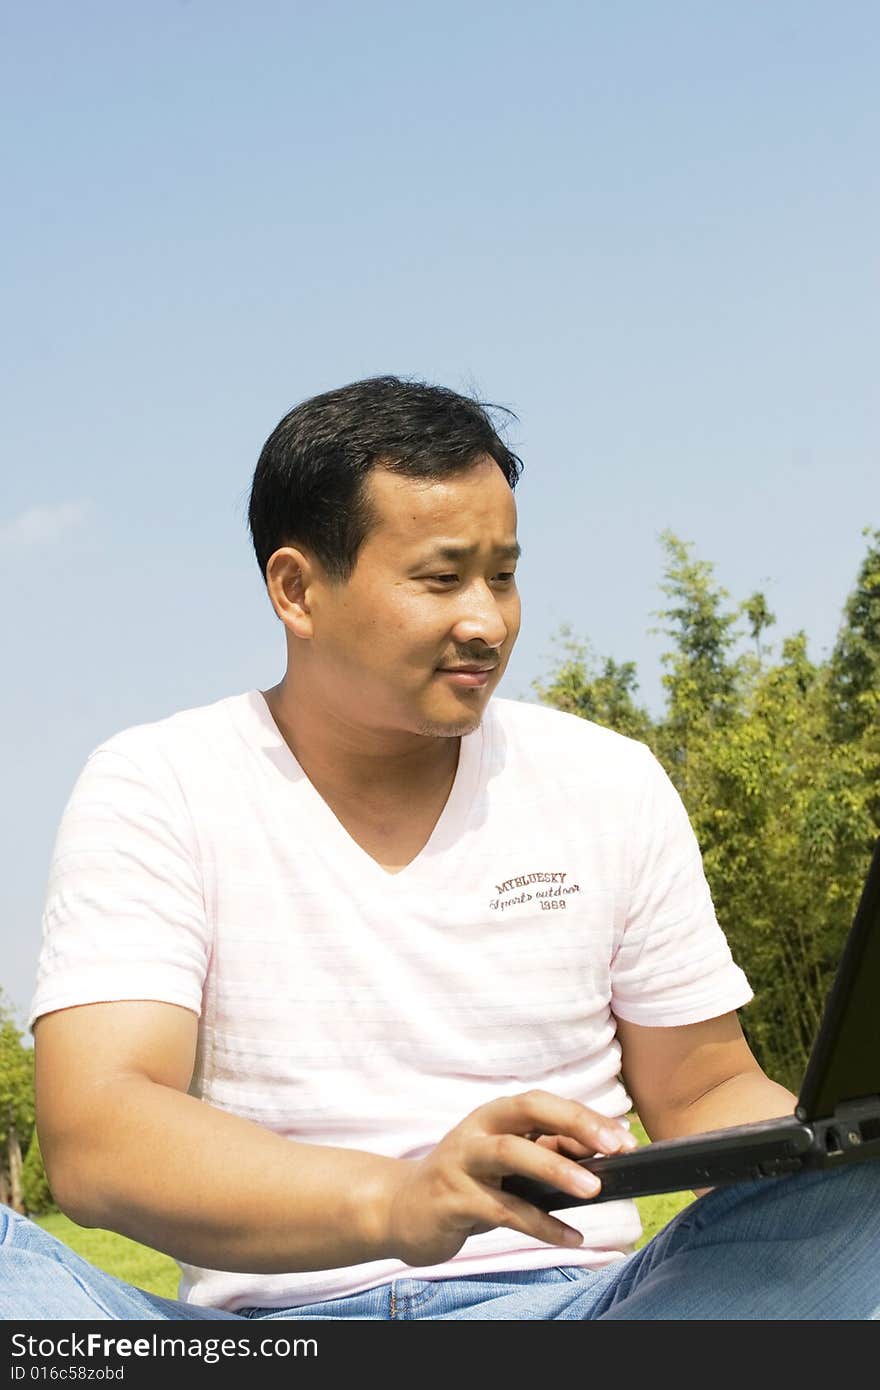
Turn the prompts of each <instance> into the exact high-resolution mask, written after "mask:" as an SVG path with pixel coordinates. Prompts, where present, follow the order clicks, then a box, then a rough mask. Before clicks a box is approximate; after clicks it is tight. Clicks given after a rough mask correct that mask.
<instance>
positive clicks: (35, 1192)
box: [21, 1127, 57, 1216]
mask: <svg viewBox="0 0 880 1390" xmlns="http://www.w3.org/2000/svg"><path fill="white" fill-rule="evenodd" d="M21 1186H22V1193H23V1195H24V1206H25V1211H26V1212H27V1214H28V1216H43V1215H44V1214H45V1213H46V1212H48V1211H57V1207H56V1204H55V1200H54V1198H53V1196H52V1192H51V1189H50V1187H49V1179H48V1178H47V1176H46V1169H45V1168H44V1166H43V1155H42V1152H41V1150H40V1139H39V1135H38V1134H37V1131H36V1127H35V1128H34V1132H33V1134H32V1135H31V1142H30V1143H29V1144H28V1148H27V1153H26V1155H25V1160H24V1167H23V1168H22V1175H21Z"/></svg>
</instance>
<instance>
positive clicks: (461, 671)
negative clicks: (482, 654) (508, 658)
mask: <svg viewBox="0 0 880 1390" xmlns="http://www.w3.org/2000/svg"><path fill="white" fill-rule="evenodd" d="M496 666H497V662H491V663H490V664H489V665H488V666H487V665H479V664H477V663H476V662H474V663H468V664H466V665H464V664H463V665H461V666H440V667H438V669H437V674H438V675H441V676H445V677H446V678H447V680H449V681H450V682H451V683H452V684H453V685H460V686H473V687H474V688H476V689H481V688H482V687H483V686H485V685H487V684H488V682H489V677H490V676H491V674H492V672H493V671H494V670H495V669H496Z"/></svg>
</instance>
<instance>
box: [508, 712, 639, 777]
mask: <svg viewBox="0 0 880 1390" xmlns="http://www.w3.org/2000/svg"><path fill="white" fill-rule="evenodd" d="M489 708H490V709H491V711H492V716H493V718H494V720H495V721H496V723H497V726H498V728H499V729H500V730H502V731H503V733H504V735H505V737H506V738H508V739H509V740H510V741H511V742H513V743H515V744H516V745H519V746H521V747H523V748H532V749H534V750H535V751H536V752H540V754H541V755H542V756H547V755H548V754H552V753H558V754H559V755H560V756H562V757H570V758H574V759H576V760H580V759H581V758H586V759H588V760H589V761H590V762H591V763H593V764H595V763H597V762H598V763H602V764H606V763H607V764H610V765H612V766H614V767H616V768H618V769H620V770H621V771H623V770H624V769H627V768H631V769H632V770H633V772H638V771H640V770H642V769H644V768H645V767H646V765H647V764H648V763H649V762H651V761H653V757H654V755H653V753H652V752H651V749H650V748H649V747H648V745H647V744H645V743H641V742H640V741H639V740H638V739H634V738H630V737H629V736H628V735H626V734H620V733H618V732H617V731H616V730H615V729H609V728H607V727H606V726H605V725H603V724H596V723H594V722H593V721H592V720H590V719H584V718H583V717H582V716H581V715H579V714H569V713H567V712H566V711H565V710H559V709H555V708H553V707H552V706H550V705H540V704H535V703H531V702H529V701H526V700H508V699H501V698H498V697H497V696H496V697H495V698H493V700H492V702H491V704H490V706H489Z"/></svg>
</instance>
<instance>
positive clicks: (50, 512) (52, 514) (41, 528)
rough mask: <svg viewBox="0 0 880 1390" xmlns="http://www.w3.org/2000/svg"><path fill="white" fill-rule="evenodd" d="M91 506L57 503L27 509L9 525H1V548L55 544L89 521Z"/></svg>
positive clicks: (87, 503) (79, 503)
mask: <svg viewBox="0 0 880 1390" xmlns="http://www.w3.org/2000/svg"><path fill="white" fill-rule="evenodd" d="M91 512H92V503H91V502H89V501H88V500H83V501H79V502H59V503H57V505H56V506H54V507H29V508H28V509H27V511H24V512H22V513H21V514H20V516H17V517H15V518H14V519H13V520H12V521H6V522H0V548H2V549H4V550H5V549H7V548H9V547H11V546H28V545H36V544H38V543H39V542H40V541H54V540H57V538H58V537H59V536H61V535H63V534H64V533H65V532H66V531H71V530H73V529H75V528H76V527H78V526H82V524H83V523H84V522H85V521H86V520H87V519H88V517H89V516H90V515H91Z"/></svg>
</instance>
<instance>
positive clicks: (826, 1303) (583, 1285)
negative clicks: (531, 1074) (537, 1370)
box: [0, 1159, 880, 1321]
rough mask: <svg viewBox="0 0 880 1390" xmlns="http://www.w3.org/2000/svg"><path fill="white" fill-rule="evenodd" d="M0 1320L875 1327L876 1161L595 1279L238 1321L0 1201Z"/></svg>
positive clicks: (683, 1230)
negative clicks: (109, 1268)
mask: <svg viewBox="0 0 880 1390" xmlns="http://www.w3.org/2000/svg"><path fill="white" fill-rule="evenodd" d="M0 1318H2V1319H5V1320H13V1319H16V1320H18V1319H21V1320H29V1319H38V1320H44V1319H65V1320H71V1319H79V1320H83V1321H91V1320H94V1319H106V1318H112V1319H132V1320H144V1319H160V1320H178V1319H183V1318H189V1319H194V1320H197V1321H204V1320H207V1319H223V1320H226V1321H240V1320H242V1319H254V1318H266V1319H285V1320H289V1319H293V1320H295V1319H299V1318H308V1319H310V1320H311V1319H327V1318H339V1319H389V1318H406V1319H414V1318H426V1319H442V1318H447V1319H450V1318H454V1319H467V1318H470V1319H473V1318H480V1319H505V1320H511V1319H515V1320H523V1319H541V1320H546V1319H557V1318H558V1319H575V1318H577V1319H582V1320H589V1321H592V1320H593V1319H600V1318H601V1319H605V1318H607V1319H611V1320H628V1321H637V1320H666V1319H724V1320H726V1319H761V1320H766V1319H776V1320H779V1319H782V1320H790V1319H798V1320H804V1319H806V1320H814V1319H815V1320H829V1319H834V1320H847V1321H849V1320H853V1319H859V1320H861V1319H875V1320H878V1319H880V1160H873V1159H872V1160H869V1161H868V1162H863V1163H857V1164H853V1165H850V1166H847V1167H842V1168H837V1169H834V1170H832V1171H830V1172H825V1173H798V1174H795V1175H793V1176H791V1177H786V1178H774V1179H771V1180H766V1181H756V1182H746V1183H738V1184H736V1185H735V1186H731V1187H720V1188H716V1189H715V1191H713V1192H709V1193H707V1194H706V1195H705V1196H704V1197H700V1198H699V1199H698V1200H696V1201H694V1202H693V1203H691V1205H690V1206H688V1207H686V1208H685V1209H684V1211H682V1212H680V1213H679V1214H678V1216H676V1217H675V1218H674V1219H673V1220H672V1221H670V1222H669V1224H668V1225H667V1226H665V1227H664V1228H663V1230H662V1231H660V1232H659V1234H658V1235H656V1236H655V1237H654V1239H653V1240H651V1241H649V1242H648V1243H647V1244H646V1245H644V1246H643V1247H642V1248H641V1249H640V1250H637V1251H635V1252H634V1253H633V1254H632V1255H629V1256H627V1257H626V1258H625V1259H621V1260H617V1261H615V1262H614V1263H613V1264H611V1265H607V1266H606V1267H605V1268H604V1269H601V1270H584V1269H579V1268H578V1267H576V1266H571V1265H570V1266H558V1267H556V1268H551V1269H542V1270H521V1271H514V1272H511V1273H502V1274H481V1275H460V1276H457V1277H456V1278H452V1279H438V1280H425V1279H395V1280H394V1282H393V1283H390V1284H383V1285H381V1286H380V1287H378V1288H375V1289H368V1290H367V1291H366V1292H364V1293H356V1294H350V1295H349V1296H348V1297H346V1298H339V1299H330V1300H327V1301H325V1302H322V1303H312V1304H309V1305H307V1306H305V1307H298V1308H282V1309H278V1308H242V1309H239V1310H238V1312H236V1313H229V1312H224V1311H221V1310H219V1309H209V1308H200V1307H196V1306H194V1305H193V1304H187V1303H180V1302H178V1301H177V1300H175V1299H170V1298H160V1297H159V1296H158V1295H156V1294H152V1293H147V1292H145V1291H144V1290H143V1289H137V1288H134V1287H133V1286H132V1285H130V1284H124V1283H123V1282H122V1281H121V1280H119V1279H116V1278H114V1277H113V1276H112V1275H110V1274H105V1273H103V1272H102V1271H101V1270H98V1269H95V1268H94V1267H93V1266H92V1265H90V1264H89V1263H88V1262H87V1261H86V1260H83V1259H81V1258H80V1256H78V1255H75V1254H74V1253H73V1252H72V1251H71V1250H70V1249H68V1247H67V1246H65V1245H64V1244H62V1243H61V1242H60V1241H58V1240H56V1239H55V1238H54V1237H52V1236H49V1235H47V1234H46V1232H45V1231H43V1230H42V1229H41V1228H40V1227H39V1226H37V1225H35V1223H34V1222H32V1221H29V1220H27V1219H26V1218H25V1217H22V1216H18V1215H16V1214H15V1213H14V1212H12V1211H10V1210H9V1209H8V1208H7V1207H3V1206H0Z"/></svg>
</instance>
